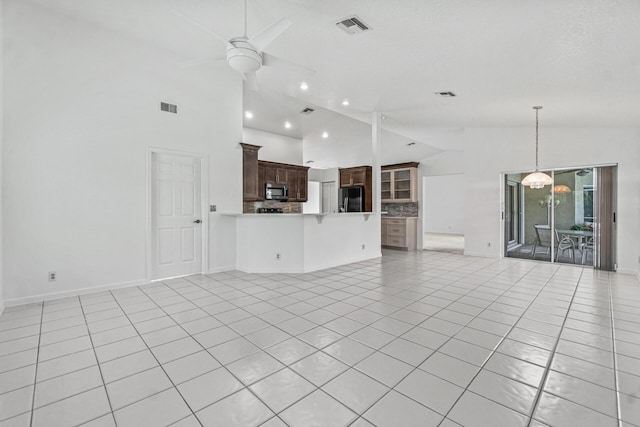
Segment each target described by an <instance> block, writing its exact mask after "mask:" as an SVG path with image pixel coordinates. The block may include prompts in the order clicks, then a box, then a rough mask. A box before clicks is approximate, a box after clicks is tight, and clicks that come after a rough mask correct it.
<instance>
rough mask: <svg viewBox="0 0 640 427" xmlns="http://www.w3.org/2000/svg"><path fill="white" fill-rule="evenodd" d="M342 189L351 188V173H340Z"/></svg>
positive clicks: (342, 171) (343, 171)
mask: <svg viewBox="0 0 640 427" xmlns="http://www.w3.org/2000/svg"><path fill="white" fill-rule="evenodd" d="M340 187H351V171H345V170H341V171H340Z"/></svg>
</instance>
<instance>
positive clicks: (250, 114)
mask: <svg viewBox="0 0 640 427" xmlns="http://www.w3.org/2000/svg"><path fill="white" fill-rule="evenodd" d="M244 116H245V117H246V118H247V119H253V113H252V112H251V111H249V110H247V111H245V112H244Z"/></svg>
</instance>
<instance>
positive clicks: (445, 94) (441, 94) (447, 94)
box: [433, 92, 456, 98]
mask: <svg viewBox="0 0 640 427" xmlns="http://www.w3.org/2000/svg"><path fill="white" fill-rule="evenodd" d="M433 93H434V94H436V95H438V96H441V97H443V98H453V97H454V96H456V94H455V93H453V92H433Z"/></svg>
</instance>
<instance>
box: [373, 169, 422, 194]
mask: <svg viewBox="0 0 640 427" xmlns="http://www.w3.org/2000/svg"><path fill="white" fill-rule="evenodd" d="M418 165H419V163H415V162H412V163H400V164H395V165H385V166H382V168H381V169H382V172H381V174H380V198H381V200H382V202H383V203H389V202H391V203H393V202H398V203H401V202H417V201H418Z"/></svg>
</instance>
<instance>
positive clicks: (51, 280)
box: [49, 271, 58, 282]
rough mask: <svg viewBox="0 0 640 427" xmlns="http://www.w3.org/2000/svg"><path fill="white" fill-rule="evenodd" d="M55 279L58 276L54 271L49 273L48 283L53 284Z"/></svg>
mask: <svg viewBox="0 0 640 427" xmlns="http://www.w3.org/2000/svg"><path fill="white" fill-rule="evenodd" d="M56 277H58V275H57V274H56V272H55V271H50V272H49V281H50V282H55V281H56Z"/></svg>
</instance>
